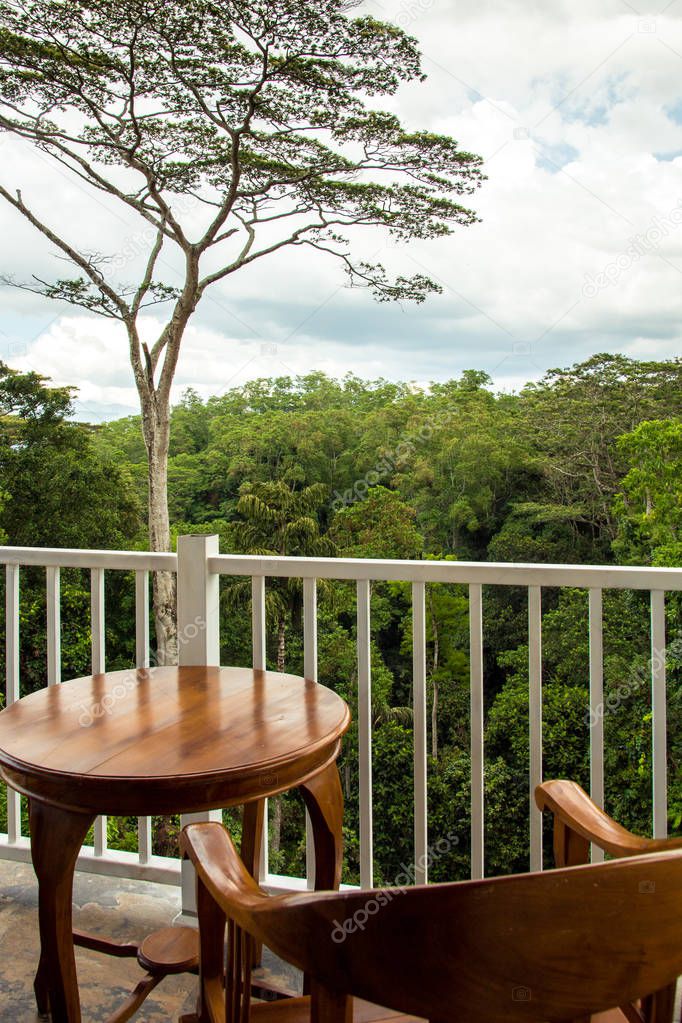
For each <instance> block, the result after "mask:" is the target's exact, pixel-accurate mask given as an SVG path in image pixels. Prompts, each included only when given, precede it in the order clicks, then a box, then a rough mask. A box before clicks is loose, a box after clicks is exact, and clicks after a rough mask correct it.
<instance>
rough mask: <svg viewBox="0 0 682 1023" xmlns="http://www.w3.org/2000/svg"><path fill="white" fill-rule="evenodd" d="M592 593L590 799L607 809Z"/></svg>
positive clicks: (597, 615)
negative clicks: (605, 806)
mask: <svg viewBox="0 0 682 1023" xmlns="http://www.w3.org/2000/svg"><path fill="white" fill-rule="evenodd" d="M588 592H589V598H588V599H589V609H590V617H589V630H590V637H589V650H590V715H589V716H590V795H591V796H592V799H593V800H594V801H595V803H596V804H597V805H598V806H601V807H602V809H603V807H604V624H603V603H604V602H603V597H602V591H601V590H600V589H598V588H597V587H595V586H593V587H591V588H590V590H589V591H588ZM592 862H593V863H603V862H604V851H603V849H599V848H597V846H596V845H593V846H592Z"/></svg>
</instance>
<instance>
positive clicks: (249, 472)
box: [0, 355, 682, 884]
mask: <svg viewBox="0 0 682 1023" xmlns="http://www.w3.org/2000/svg"><path fill="white" fill-rule="evenodd" d="M74 397H75V395H74V394H73V393H72V392H71V391H70V390H69V389H67V388H55V387H53V386H52V385H51V383H50V381H48V380H45V379H43V378H41V377H40V376H38V375H36V374H30V373H29V374H20V373H18V372H16V371H13V370H11V369H10V368H8V367H7V366H3V365H1V364H0V542H2V543H5V544H12V545H29V546H50V547H60V546H64V547H66V546H68V547H94V548H121V549H145V548H146V547H147V542H148V540H147V533H146V497H147V494H146V488H147V475H146V455H145V447H144V442H143V438H142V433H141V427H140V419H139V417H137V416H132V417H129V418H125V419H120V420H116V421H114V422H110V423H106V424H104V425H97V426H95V425H87V424H82V423H77V422H75V421H74V420H73V418H72V414H73V401H74ZM169 500H170V509H171V518H172V525H173V533H174V536H177V535H180V534H183V533H193V532H194V533H197V532H201V533H217V534H218V535H219V537H220V546H221V551H223V552H225V553H262V554H265V553H272V554H277V555H293V556H320V555H324V556H332V557H334V556H339V557H341V556H343V557H357V558H423V559H453V560H474V561H505V562H536V563H540V562H544V563H579V564H633V565H659V566H663V565H672V566H679V565H680V564H682V359H677V360H671V361H666V362H653V361H650V362H644V361H635V360H631V359H628V358H626V357H624V356H617V355H597V356H594V357H593V358H591V359H589V360H588V361H586V362H583V363H581V364H578V365H574V366H572V367H570V368H564V369H556V370H552V371H550V372H548V373H547V374H546V375H545V376H544V377H543V378H542V379H541V380H540V381H538V382H534V383H529V384H527V385H526V386H525V387H524V388H523V389H521V390H520V391H519V392H518V393H512V394H509V393H496V391H495V390H494V388H493V385H492V383H491V381H490V379H489V378H488V377H487V376H486V374H484V373H482V372H478V371H476V370H468V371H465V372H464V373H462V375H461V376H460V377H459V378H457V379H453V380H449V381H447V382H445V383H434V384H432V385H431V386H429V387H417V386H414V385H412V384H408V383H394V382H390V381H388V380H383V379H382V380H374V381H366V380H361V379H359V378H357V377H355V376H353V375H350V374H349V375H348V376H347V377H345V378H344V379H343V380H340V381H339V380H334V379H330V378H328V377H326V376H324V375H323V374H320V373H311V374H309V375H307V376H304V377H299V378H295V379H293V378H289V377H280V378H276V379H261V380H256V381H252V382H250V383H247V384H244V385H243V386H240V387H235V388H232V389H230V390H226V391H225V392H224V393H222V394H219V395H217V396H214V397H211V398H209V399H208V400H207V401H203V400H202V399H201V398H200V397H199V396H198V395H197V394H196V393H194V392H192V391H187V392H186V393H185V394H184V396H183V397H182V399H181V401H180V402H179V404H177V405H176V406H175V407H174V409H173V412H172V426H171V459H170V471H169ZM221 585H222V590H221V615H222V621H221V644H222V650H221V658H222V662H223V663H225V664H244V665H247V664H249V662H250V656H251V649H250V643H251V631H250V598H249V594H248V592H247V590H246V588H245V586H244V584H243V582H240V581H239V580H237V579H225V580H223V581H222V584H221ZM21 586H22V591H21V592H22V600H21V622H20V626H21V686H22V694H25V693H28V692H31V691H33V690H34V689H36V688H38V687H41V686H42V685H44V684H45V663H46V650H45V630H44V622H45V580H44V573H43V572H42V571H40V570H30V569H27V570H24V571H23V572H22V584H21ZM106 599H107V635H106V640H107V666H108V667H109V668H116V667H120V668H123V667H128V666H130V665H132V664H133V663H134V627H133V625H134V581H133V579H132V578H131V577H128V576H126V575H124V574H122V573H108V577H107V594H106ZM89 602H90V596H89V581H88V578H87V576H86V575H85V574H83V573H81V572H79V571H76V570H73V571H66V572H63V574H62V676H63V678H64V679H68V678H70V677H74V676H77V675H83V674H88V673H89V670H90V632H89ZM301 603H302V594H301V591H300V588H298V587H297V586H296V585H295V584H294V583H293V582H292V583H287V582H286V581H284V580H271V581H269V584H268V598H267V612H268V660H269V667H272V668H277V669H280V670H286V671H290V672H294V673H301V672H302V662H303V649H302V622H301ZM426 606H427V641H428V647H427V662H428V663H427V667H428V692H427V698H428V701H429V734H428V742H429V762H428V770H429V780H428V796H429V837H430V841H431V842H433V843H434V844H435V843H437V842H438V839H439V838H442V837H444V836H447V835H451V834H454V835H456V836H457V841H456V842H454V843H452V845H451V848H450V850H449V852H447V853H446V854H445V855H442V856H439V857H438V858H437V859H436V860H435V862H434V864H433V866H432V869H431V875H430V876H431V879H432V880H434V881H437V880H452V879H456V878H463V877H466V876H468V873H469V844H470V840H469V829H470V810H469V800H470V763H469V654H468V599H467V593H466V588H465V587H459V586H454V585H453V586H445V585H441V584H433V585H429V586H428V587H427V605H426ZM680 608H681V601H680V597H679V596H678V595H675V594H670V595H669V596H668V600H667V616H668V622H667V626H668V633H667V641H668V672H669V674H668V680H669V681H668V715H669V717H668V722H669V723H668V728H669V746H668V755H669V762H670V763H669V766H670V793H669V814H670V821H669V825H670V828H671V830H672V831H674V830H675V829H679V828H680V826H681V824H682V774H681V772H680V771H679V769H678V757H679V756H680V755H682V704H681V700H680V691H681V690H680V685H679V683H680V681H681V680H682V642H675V641H676V640H677V638H678V636H679V633H680V628H681V626H682V620H681V615H680ZM587 613H588V602H587V594H586V592H585V591H580V590H570V589H565V590H563V591H561V592H559V591H557V590H552V589H546V590H544V591H543V655H544V660H543V716H544V725H543V727H544V765H543V768H544V773H545V776H546V777H552V776H569V777H572V778H575V779H576V780H578V781H579V782H581V783H582V784H583V785H585V786H587V785H588V778H589V767H588V755H589V716H588V714H587V711H588V688H587V684H588V629H587ZM648 614H649V611H648V594H646V593H635V592H632V591H615V590H607V591H605V593H604V645H605V660H604V677H605V691H606V705H607V707H608V708H609V710H608V712H607V713H605V716H604V729H605V742H606V802H607V809H608V811H609V812H610V813H612V814H614V815H615V816H616V817H617V818H618V819H619V820H621V821H622V822H623V823H624V824H626V825H627V826H629V827H632V828H634V829H635V830H639V831H641V832H642V833H650V820H651V701H650V692H649V685H648V675H649V667H648V665H649V656H650V638H649V624H648ZM484 653H485V699H486V726H485V756H486V767H485V772H486V773H485V793H486V872H487V873H488V874H499V873H507V872H511V871H514V870H526V869H527V868H528V736H527V733H528V708H527V705H528V668H527V663H528V649H527V595H526V591H525V590H521V589H518V590H517V589H513V588H509V587H485V588H484ZM319 677H320V681H321V682H323V683H324V684H325V685H328V686H331V687H332V688H333V689H335V690H336V691H337V692H339V693H340V694H341V695H342V696H343V697H344V698H345V699H346V700H347V701H348V703H349V704H350V706H351V710H353V711H354V709H355V706H356V703H357V692H356V690H357V665H356V652H355V587H354V585H352V584H348V583H343V582H338V583H336V582H333V583H327V584H324V585H321V586H320V591H319ZM372 682H373V707H372V716H373V784H374V843H375V877H376V880H377V882H378V883H386V884H390V883H391V881H392V880H393V879H394V878H395V877H396V875H397V874H398V873H399V872H400V871H401V869H403V867H404V865H406V864H410V863H411V862H412V858H413V851H412V842H413V838H412V827H413V809H412V754H413V740H412V680H411V610H410V592H409V587H407V586H406V585H405V584H400V583H376V584H374V585H373V588H372ZM611 696H613V699H612V700H611V701H609V697H611ZM340 770H341V776H342V781H343V786H344V791H345V797H346V824H345V872H344V880H345V881H348V882H350V883H352V882H356V881H357V880H358V876H359V844H358V798H357V795H358V778H357V731H356V727H355V726H354V725H353V726H351V730H350V732H349V734H348V736H347V739H346V742H345V746H344V752H343V754H342V758H341V760H340ZM227 817H228V822H229V824H230V827H231V828H232V830H233V831H235V832H236V833H237V835H238V832H239V826H240V825H239V819H238V816H237V815H236V814H234V813H231V814H229V815H227ZM303 820H304V818H303V809H302V804H301V802H300V800H299V799H298V797H297V796H296V795H295V794H293V795H287V796H283V797H280V798H278V799H276V800H272V802H271V814H270V863H271V870H273V871H276V872H279V873H282V874H288V875H298V876H300V875H301V874H302V873H303V872H304V869H305V868H304V858H305V849H304V839H305V828H304V824H303ZM2 823H3V822H2V821H1V820H0V829H2ZM155 824H156V827H155V832H154V834H155V851H157V852H160V853H166V854H174V852H175V849H176V837H177V830H178V821H177V820H174V819H161V818H159V819H158V820H156V822H155ZM135 828H136V822H135V821H134V820H132V819H111V820H110V821H109V843H110V845H111V846H112V847H117V848H123V849H132V848H135V847H136V846H135V842H136V834H135Z"/></svg>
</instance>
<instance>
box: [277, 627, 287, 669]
mask: <svg viewBox="0 0 682 1023" xmlns="http://www.w3.org/2000/svg"><path fill="white" fill-rule="evenodd" d="M286 629H287V626H286V621H285V619H284V616H283V615H281V616H280V617H279V618H278V619H277V671H284V668H285V665H286V659H287V646H286Z"/></svg>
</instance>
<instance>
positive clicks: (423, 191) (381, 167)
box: [0, 0, 482, 660]
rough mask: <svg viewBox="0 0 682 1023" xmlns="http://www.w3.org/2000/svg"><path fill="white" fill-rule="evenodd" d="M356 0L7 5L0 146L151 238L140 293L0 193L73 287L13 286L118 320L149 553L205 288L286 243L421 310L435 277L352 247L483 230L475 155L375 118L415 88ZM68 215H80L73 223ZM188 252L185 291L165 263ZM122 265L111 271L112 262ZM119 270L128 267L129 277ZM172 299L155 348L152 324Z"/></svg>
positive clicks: (400, 36) (61, 228) (171, 599)
mask: <svg viewBox="0 0 682 1023" xmlns="http://www.w3.org/2000/svg"><path fill="white" fill-rule="evenodd" d="M354 6H355V5H354V3H353V2H350V0H322V2H320V3H316V4H310V3H304V2H303V0H248V2H244V0H183V2H179V0H175V2H172V0H126V2H125V3H119V2H114V0H71V2H69V3H68V4H65V3H63V0H0V129H3V130H4V131H6V132H10V133H12V134H13V135H15V136H17V137H18V138H20V139H23V140H25V141H27V142H29V143H31V144H33V145H34V146H35V147H36V148H37V149H38V150H39V151H40V152H41V154H42V155H43V156H44V157H47V158H48V159H49V160H50V161H51V162H52V163H53V165H54V167H55V170H61V171H63V170H64V169H66V170H67V171H68V173H69V174H70V175H73V177H74V180H76V181H78V182H81V183H84V184H85V185H86V186H88V188H90V189H92V191H93V194H94V195H95V196H97V195H98V194H101V193H104V194H105V195H106V196H107V198H108V200H115V201H116V202H117V203H118V204H119V207H124V208H125V209H126V211H129V212H130V213H131V214H135V215H136V216H137V217H138V218H139V220H140V224H141V226H142V227H144V228H145V229H146V232H148V234H146V235H145V236H143V237H145V238H146V239H147V241H146V244H142V248H144V249H146V252H145V259H144V260H143V265H142V266H141V268H140V272H139V275H138V277H137V279H136V280H135V281H133V282H132V283H131V282H130V281H126V280H124V279H122V278H121V274H120V272H118V271H117V270H116V262H112V259H111V256H110V255H107V254H106V253H102V252H90V251H88V250H87V247H86V246H85V245H84V244H83V242H82V241H79V239H78V237H77V235H78V232H77V231H75V230H73V228H74V226H75V224H77V222H78V219H79V218H78V216H77V215H72V216H71V218H70V221H71V222H70V223H69V225H68V228H67V226H65V225H64V224H63V223H61V224H60V223H59V222H58V221H55V220H54V219H53V218H50V217H48V216H45V215H43V214H41V213H40V212H39V210H40V208H41V204H40V198H41V197H40V196H36V195H28V193H27V190H26V189H24V190H23V191H22V190H21V189H20V188H17V183H16V182H15V183H14V184H13V185H12V186H10V185H9V184H8V185H4V184H2V185H0V195H1V196H2V197H3V198H4V199H5V200H6V202H8V203H9V204H10V205H11V206H12V207H13V208H14V209H15V210H16V211H17V213H19V214H20V215H21V216H23V217H25V218H26V219H27V220H28V221H29V222H30V223H31V224H32V225H33V227H34V228H35V229H36V230H37V231H39V232H40V233H41V234H42V235H43V237H44V238H45V239H46V240H47V241H48V242H49V243H50V244H51V246H52V247H53V248H55V249H56V250H57V251H58V253H59V254H60V255H61V256H62V257H66V259H67V260H68V261H69V262H70V263H71V264H72V265H73V266H74V267H75V270H76V273H77V276H76V277H73V278H60V279H57V280H47V281H45V280H40V279H38V278H34V279H33V281H31V282H30V283H24V284H23V285H22V284H21V282H18V283H19V284H20V286H24V287H28V288H29V289H30V290H32V291H37V292H38V293H39V294H41V295H45V296H47V297H49V298H53V299H60V300H63V301H66V302H68V303H71V304H72V305H76V306H81V307H84V308H85V309H86V310H88V311H89V312H91V313H97V314H100V315H102V316H104V317H108V318H112V319H114V320H117V321H119V322H120V323H121V324H122V326H123V328H124V332H125V336H126V337H127V347H128V353H129V358H130V362H131V365H132V369H133V373H134V378H135V384H136V387H137V391H138V395H139V400H140V405H141V411H142V430H143V434H144V441H145V445H146V450H147V457H148V466H149V472H148V486H149V538H150V544H151V547H152V549H153V550H165V549H167V548H168V546H169V542H170V531H169V517H168V503H167V464H168V448H169V432H170V431H169V400H170V393H171V385H172V382H173V378H174V374H175V370H176V367H177V363H178V357H179V354H180V347H181V343H182V338H183V335H184V333H185V331H186V328H187V325H188V323H189V321H190V319H191V317H192V315H193V314H194V312H195V310H196V308H197V306H198V304H199V302H200V301H201V299H202V298H203V296H204V294H205V293H206V291H207V290H208V289H209V288H210V287H211V286H213V285H215V284H216V283H218V282H219V281H224V280H225V279H226V278H229V277H230V276H232V275H233V274H235V273H236V272H237V271H239V270H241V269H243V268H244V267H247V266H249V265H251V264H253V263H254V262H256V261H257V260H259V259H262V258H264V257H266V256H268V255H270V254H272V253H274V252H277V251H278V250H280V249H282V248H283V247H285V246H308V247H311V248H313V249H314V250H316V251H317V252H320V253H323V254H324V255H325V256H332V257H335V258H336V259H337V260H339V261H340V262H341V264H342V266H343V268H344V270H345V272H346V273H347V275H348V279H349V281H350V284H351V285H358V286H364V287H368V288H369V289H370V290H371V291H372V292H373V293H374V295H375V296H376V297H377V298H378V299H379V300H390V299H413V300H415V301H422V300H423V299H424V298H425V297H426V296H427V295H428V294H429V293H431V292H435V291H438V290H440V289H439V287H438V286H437V285H436V284H435V283H434V282H433V281H432V280H430V279H429V278H428V277H425V276H424V275H422V274H417V275H415V276H413V277H405V276H402V275H397V276H391V275H390V274H389V273H388V272H387V271H386V270H385V268H384V267H383V266H382V265H381V264H379V263H376V262H374V263H371V262H369V263H368V262H366V261H363V260H362V259H359V258H355V257H353V255H352V254H351V251H350V249H349V241H348V235H350V234H352V233H354V232H353V231H352V230H351V229H355V228H361V227H362V228H368V227H369V228H383V229H386V230H387V231H388V232H389V235H390V236H391V237H392V239H393V240H395V241H398V242H401V241H402V242H406V241H409V240H410V239H415V238H418V239H427V238H435V237H439V236H442V235H445V234H448V233H449V232H450V231H451V230H452V227H453V225H455V224H457V225H467V224H471V223H473V222H474V221H475V220H476V216H475V214H474V213H473V212H472V211H471V210H469V209H466V208H465V207H463V206H462V205H460V204H459V202H457V198H458V197H460V196H462V195H467V194H470V193H471V192H473V190H474V189H475V188H476V187H477V186H478V185H479V183H480V181H481V177H482V175H481V171H480V169H479V168H480V163H481V160H480V158H479V157H478V156H475V155H472V154H470V153H466V152H461V151H459V150H458V148H457V144H456V142H455V141H454V140H453V139H451V138H447V137H445V136H441V135H436V134H433V133H430V132H425V131H407V130H406V129H405V128H403V126H402V125H401V124H400V122H399V120H398V119H397V118H396V117H395V116H394V115H393V114H390V113H386V112H384V111H382V110H380V109H373V108H371V107H369V106H368V105H367V101H368V99H370V98H371V97H375V96H386V95H392V94H393V93H395V92H396V90H397V89H398V87H399V85H400V84H401V83H402V82H407V81H410V80H420V79H421V78H422V77H423V75H422V72H421V67H420V55H419V51H418V48H417V45H416V42H415V40H414V39H412V38H410V37H409V36H407V35H405V33H404V32H402V31H401V30H400V29H398V28H396V27H395V26H392V25H388V24H384V23H382V22H379V21H377V20H375V19H374V18H372V17H370V16H367V15H362V16H359V17H357V16H352V13H351V12H352V10H353V8H354ZM71 212H72V214H76V213H77V211H71ZM166 249H171V250H175V251H176V253H179V256H180V262H181V265H182V271H181V274H180V277H181V280H180V283H179V285H178V284H177V281H176V280H175V279H171V280H168V279H167V277H164V272H163V262H162V252H165V250H166ZM119 262H120V261H119ZM124 262H125V261H124ZM163 302H168V303H169V304H170V311H169V313H168V316H167V318H166V322H165V324H164V326H163V328H162V330H161V332H160V333H159V335H158V337H157V338H156V340H155V341H154V343H152V344H149V345H148V344H146V343H145V342H144V341H143V339H142V337H141V333H140V322H139V321H140V315H141V313H142V312H143V310H144V309H145V308H148V307H149V306H154V305H157V304H158V303H163ZM154 597H155V611H156V631H157V643H158V648H159V656H160V658H161V659H163V658H166V659H167V660H171V659H173V658H174V656H175V652H176V639H175V632H174V624H173V611H174V604H175V582H174V577H173V576H172V575H171V574H169V573H165V574H158V575H157V576H155V580H154Z"/></svg>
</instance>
